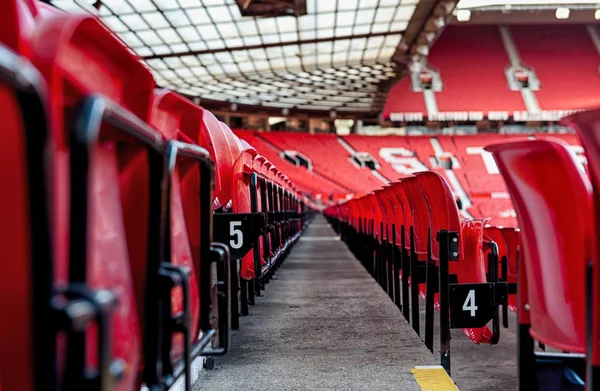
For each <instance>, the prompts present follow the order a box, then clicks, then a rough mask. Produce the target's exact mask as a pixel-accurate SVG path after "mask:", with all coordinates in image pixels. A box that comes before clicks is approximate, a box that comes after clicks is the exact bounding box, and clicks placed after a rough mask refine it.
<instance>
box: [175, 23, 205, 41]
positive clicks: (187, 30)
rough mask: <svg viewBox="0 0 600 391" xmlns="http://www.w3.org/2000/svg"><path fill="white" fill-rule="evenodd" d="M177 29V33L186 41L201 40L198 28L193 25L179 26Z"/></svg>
mask: <svg viewBox="0 0 600 391" xmlns="http://www.w3.org/2000/svg"><path fill="white" fill-rule="evenodd" d="M176 30H177V33H178V34H179V35H180V36H181V38H182V39H183V40H184V41H185V42H186V43H189V42H194V41H199V40H200V35H199V34H198V30H197V29H196V28H195V27H193V26H187V27H177V28H176Z"/></svg>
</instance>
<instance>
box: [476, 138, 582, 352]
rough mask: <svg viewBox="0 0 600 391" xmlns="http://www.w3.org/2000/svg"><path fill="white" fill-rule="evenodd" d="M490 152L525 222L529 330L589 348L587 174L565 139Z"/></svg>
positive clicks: (560, 343) (557, 343)
mask: <svg viewBox="0 0 600 391" xmlns="http://www.w3.org/2000/svg"><path fill="white" fill-rule="evenodd" d="M486 149H487V150H488V151H490V152H492V153H493V154H494V158H495V159H496V162H497V164H498V167H499V169H500V172H501V173H502V175H503V176H504V179H505V181H506V184H507V188H508V190H509V192H510V194H511V197H512V200H513V203H514V204H515V209H516V211H517V217H518V219H519V226H520V227H521V233H522V241H523V248H524V262H525V269H526V273H527V290H528V296H529V301H530V312H529V314H530V316H531V334H532V336H534V337H535V338H536V339H538V340H540V341H542V342H544V343H546V344H548V345H550V346H554V347H557V348H559V349H563V350H568V351H571V352H583V351H585V329H586V328H585V284H584V283H583V281H585V267H586V263H587V262H588V261H589V260H591V259H593V257H594V254H593V249H592V242H593V239H594V238H593V235H592V213H593V210H592V199H591V197H592V193H591V186H590V184H589V182H588V179H587V178H586V177H585V176H584V175H582V172H581V171H580V170H579V168H578V167H577V164H576V162H575V161H574V159H573V158H572V155H571V154H570V152H569V151H568V150H567V147H566V144H564V143H562V142H560V140H557V141H551V140H550V139H547V140H535V141H522V142H514V143H507V144H500V145H493V146H489V147H487V148H486ZM569 206H573V207H569ZM575 206H576V207H575Z"/></svg>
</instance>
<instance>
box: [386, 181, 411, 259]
mask: <svg viewBox="0 0 600 391" xmlns="http://www.w3.org/2000/svg"><path fill="white" fill-rule="evenodd" d="M391 188H392V189H393V190H394V195H395V196H396V199H397V200H398V206H399V207H400V209H401V210H402V215H403V218H404V220H403V223H402V224H404V247H405V248H406V249H409V248H410V226H411V225H412V221H413V215H412V209H411V207H410V203H409V202H408V196H407V195H406V189H404V186H403V185H402V183H401V182H394V183H392V185H391Z"/></svg>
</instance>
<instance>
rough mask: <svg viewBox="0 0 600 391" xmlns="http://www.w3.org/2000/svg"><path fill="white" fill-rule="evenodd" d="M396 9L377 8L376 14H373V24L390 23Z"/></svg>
mask: <svg viewBox="0 0 600 391" xmlns="http://www.w3.org/2000/svg"><path fill="white" fill-rule="evenodd" d="M396 9H397V8H395V7H393V8H390V7H386V8H378V9H377V12H376V13H375V19H374V22H375V23H390V22H391V21H392V18H394V14H395V13H396Z"/></svg>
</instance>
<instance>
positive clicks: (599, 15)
mask: <svg viewBox="0 0 600 391" xmlns="http://www.w3.org/2000/svg"><path fill="white" fill-rule="evenodd" d="M594 18H595V19H596V20H600V10H596V12H595V13H594Z"/></svg>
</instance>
